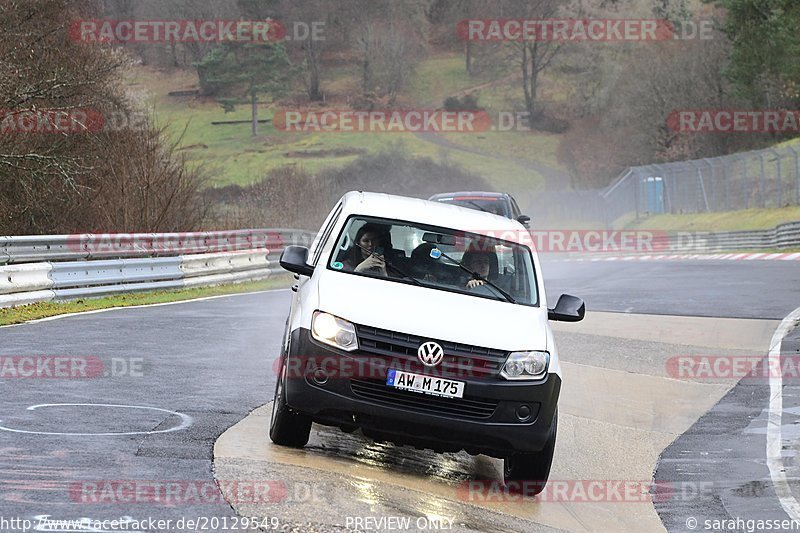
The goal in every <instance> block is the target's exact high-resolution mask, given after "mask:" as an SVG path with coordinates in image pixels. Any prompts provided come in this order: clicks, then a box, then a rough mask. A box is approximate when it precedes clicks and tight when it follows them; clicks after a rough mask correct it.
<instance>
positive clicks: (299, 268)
mask: <svg viewBox="0 0 800 533" xmlns="http://www.w3.org/2000/svg"><path fill="white" fill-rule="evenodd" d="M306 261H308V248H306V247H305V246H287V247H286V248H285V249H284V250H283V253H282V254H281V258H280V260H279V263H280V264H281V267H283V268H284V269H286V270H288V271H289V272H294V273H295V274H300V275H301V276H310V275H311V274H313V273H314V267H313V266H311V265H309V264H307V263H306Z"/></svg>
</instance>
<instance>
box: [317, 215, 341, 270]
mask: <svg viewBox="0 0 800 533" xmlns="http://www.w3.org/2000/svg"><path fill="white" fill-rule="evenodd" d="M341 214H342V203H341V202H340V203H339V205H337V206H336V208H335V209H334V210H333V211H332V212H331V215H330V216H329V217H328V220H327V221H326V222H325V224H324V225H323V226H322V228H321V229H320V231H319V233H318V234H317V238H316V239H315V240H314V244H312V246H311V253H312V258H313V259H312V261H311V264H312V265H314V266H316V265H317V262H318V261H319V256H320V254H322V249H323V248H324V247H325V243H326V242H328V237H330V235H331V231H333V227H334V226H335V225H336V222H337V221H338V220H339V215H341Z"/></svg>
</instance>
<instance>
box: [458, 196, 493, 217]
mask: <svg viewBox="0 0 800 533" xmlns="http://www.w3.org/2000/svg"><path fill="white" fill-rule="evenodd" d="M461 201H462V202H464V203H465V204H470V205H474V206H475V208H476V209H478V210H480V211H483V212H484V213H489V214H490V215H494V214H495V213H492V212H491V211H489V210H488V209H486V208H485V207H481V204H479V203H478V202H473V201H472V200H461Z"/></svg>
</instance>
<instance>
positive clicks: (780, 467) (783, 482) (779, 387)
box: [767, 307, 800, 521]
mask: <svg viewBox="0 0 800 533" xmlns="http://www.w3.org/2000/svg"><path fill="white" fill-rule="evenodd" d="M798 320H800V307H798V308H797V309H795V310H794V311H792V312H791V313H789V315H787V316H786V318H784V319H783V320H782V321H781V323H780V325H779V326H778V328H777V329H776V330H775V333H774V334H773V335H772V340H771V341H770V349H769V357H770V359H771V358H773V357H777V358H778V359H780V356H781V342H782V341H783V338H784V337H785V336H786V335H787V333H789V330H790V328H793V327H794V324H795V322H797V321H798ZM778 368H780V365H778ZM782 414H783V378H782V376H781V373H780V372H770V377H769V416H768V421H767V466H768V467H769V475H770V477H771V478H772V485H773V486H774V488H775V494H777V496H778V499H779V500H780V502H781V507H783V510H784V511H786V514H788V515H789V518H791V519H792V520H795V521H800V503H798V501H797V499H795V497H794V496H793V495H792V491H791V489H790V488H789V482H788V481H787V479H786V467H785V466H784V464H783V457H782V455H781V448H782V447H783V441H782V437H781V415H782Z"/></svg>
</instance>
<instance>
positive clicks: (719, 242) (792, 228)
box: [654, 222, 800, 252]
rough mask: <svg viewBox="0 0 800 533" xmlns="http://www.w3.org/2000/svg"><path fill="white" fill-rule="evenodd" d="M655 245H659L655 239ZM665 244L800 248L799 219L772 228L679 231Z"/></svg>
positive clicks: (709, 248)
mask: <svg viewBox="0 0 800 533" xmlns="http://www.w3.org/2000/svg"><path fill="white" fill-rule="evenodd" d="M654 244H659V243H658V242H657V239H654ZM666 245H667V246H666V247H667V248H668V249H669V250H670V251H674V252H725V251H735V250H764V249H772V248H774V249H784V248H800V222H788V223H786V224H780V225H779V226H777V227H775V228H773V229H767V230H753V231H728V232H721V233H711V232H688V231H687V232H680V231H679V232H676V233H675V234H674V235H670V236H669V237H668V238H667V243H666Z"/></svg>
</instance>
